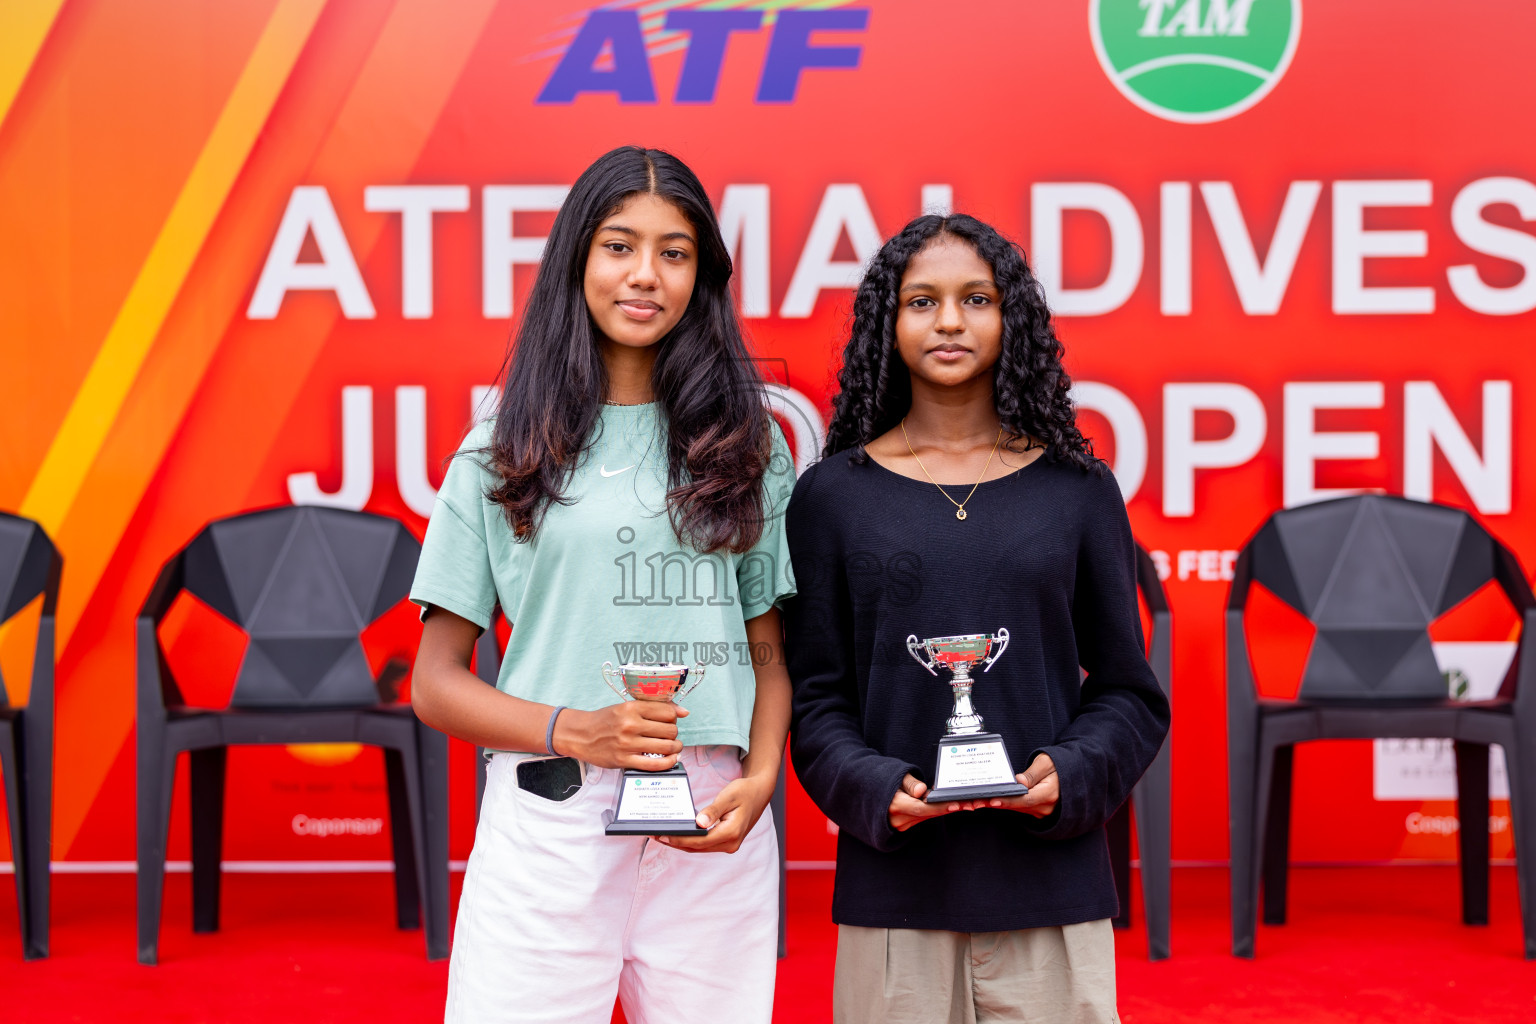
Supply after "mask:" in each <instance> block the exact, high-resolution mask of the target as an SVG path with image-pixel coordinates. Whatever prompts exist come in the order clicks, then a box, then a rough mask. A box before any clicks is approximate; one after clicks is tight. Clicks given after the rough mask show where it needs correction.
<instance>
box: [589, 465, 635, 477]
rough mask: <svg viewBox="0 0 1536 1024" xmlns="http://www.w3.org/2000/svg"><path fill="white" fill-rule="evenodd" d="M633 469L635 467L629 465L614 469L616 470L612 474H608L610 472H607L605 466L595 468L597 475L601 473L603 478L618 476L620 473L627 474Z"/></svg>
mask: <svg viewBox="0 0 1536 1024" xmlns="http://www.w3.org/2000/svg"><path fill="white" fill-rule="evenodd" d="M634 468H635V467H634V466H633V465H629V466H625V467H624V468H623V469H616V470H614V471H613V472H611V473H610V472H608V467H607V466H598V467H597V471H598V472H599V473H601V474H602V475H603V476H618V475H619V474H620V473H627V472H629V471H630V470H632V469H634Z"/></svg>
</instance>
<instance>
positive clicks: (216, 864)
mask: <svg viewBox="0 0 1536 1024" xmlns="http://www.w3.org/2000/svg"><path fill="white" fill-rule="evenodd" d="M187 756H188V760H189V761H190V762H191V763H190V765H189V768H190V770H191V771H190V774H191V783H192V930H193V931H194V932H198V933H200V934H201V933H207V932H216V931H218V930H219V882H220V872H221V871H222V870H223V860H224V778H225V774H226V773H225V767H226V765H227V764H228V762H229V748H228V747H208V748H207V749H204V750H193V751H191V752H190V753H189V754H188V755H187Z"/></svg>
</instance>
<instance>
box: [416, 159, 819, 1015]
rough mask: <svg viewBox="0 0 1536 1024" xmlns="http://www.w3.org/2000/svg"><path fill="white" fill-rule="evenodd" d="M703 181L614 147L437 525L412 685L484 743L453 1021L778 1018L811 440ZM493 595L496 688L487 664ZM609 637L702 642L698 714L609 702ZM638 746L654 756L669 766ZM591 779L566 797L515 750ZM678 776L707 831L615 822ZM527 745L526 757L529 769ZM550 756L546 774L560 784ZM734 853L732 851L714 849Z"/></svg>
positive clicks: (622, 650) (691, 645)
mask: <svg viewBox="0 0 1536 1024" xmlns="http://www.w3.org/2000/svg"><path fill="white" fill-rule="evenodd" d="M730 274H731V264H730V257H729V255H728V253H727V251H726V249H725V246H724V243H723V241H722V240H721V237H720V231H719V226H718V223H717V221H716V218H715V214H714V211H713V209H712V207H711V206H710V203H709V200H708V198H707V196H706V195H705V193H704V190H703V188H702V186H700V184H699V182H698V179H697V178H696V177H695V176H694V174H693V173H692V171H690V170H689V169H688V168H687V167H686V166H685V165H684V164H682V163H681V162H680V161H678V160H677V159H676V158H675V157H673V156H671V155H670V154H667V153H665V152H662V151H659V150H645V149H638V148H634V147H626V148H623V149H618V150H614V151H612V152H610V153H608V154H606V155H604V156H603V157H601V158H600V159H598V160H597V162H595V163H594V164H593V165H592V166H591V167H589V168H588V169H587V170H586V171H585V172H584V173H583V174H582V175H581V177H580V178H579V179H578V180H577V181H576V183H575V185H574V186H573V187H572V190H571V192H570V194H569V196H568V197H567V199H566V201H565V204H564V206H563V207H562V208H561V211H560V213H559V214H558V216H557V217H556V219H555V223H554V226H553V228H552V229H551V232H550V237H549V241H548V243H547V244H546V248H545V252H544V256H543V259H542V261H541V263H540V267H539V275H538V279H537V281H536V282H535V284H534V287H533V290H532V294H531V296H530V298H529V302H528V305H527V310H526V312H525V313H524V316H523V321H522V324H521V325H520V327H519V329H518V331H517V334H516V338H515V342H514V345H513V349H512V355H511V356H509V362H508V365H507V369H506V371H505V380H504V382H503V384H504V386H503V389H502V396H501V401H500V404H499V406H498V408H497V412H496V416H495V418H494V420H493V421H490V422H488V423H485V424H481V425H480V426H478V427H476V428H475V429H474V430H473V431H472V432H471V433H470V435H469V436H468V438H466V440H465V442H464V445H463V446H462V448H461V450H460V452H459V453H458V455H457V456H456V457H455V458H454V460H453V462H452V464H451V466H450V468H449V471H448V474H447V477H446V479H445V481H444V484H443V487H442V489H441V490H440V492H439V494H438V501H437V505H436V507H435V508H434V510H433V513H432V518H431V522H430V524H429V526H428V529H427V535H426V539H425V542H424V544H423V549H422V556H421V560H420V563H419V567H418V570H417V575H416V581H415V584H414V586H413V587H412V591H411V598H412V600H414V601H416V602H417V603H419V604H421V605H422V606H423V619H424V622H425V626H424V628H423V634H422V643H421V648H420V652H419V655H418V657H417V662H416V674H415V678H414V682H413V691H412V699H413V703H414V705H415V708H416V712H417V714H418V715H419V716H420V717H421V719H422V720H423V721H424V722H426V723H428V724H429V725H432V726H434V727H435V728H438V729H441V730H443V731H444V732H447V733H450V734H451V735H454V736H458V737H460V738H462V739H464V740H467V741H469V742H471V743H474V744H477V745H479V746H482V747H485V748H487V749H489V750H493V751H499V752H501V753H498V754H496V755H495V756H494V757H493V758H492V762H491V765H490V768H489V771H488V777H487V792H486V797H485V802H484V805H483V808H482V812H481V821H480V827H479V831H478V833H477V836H476V841H475V849H474V852H473V854H472V856H471V859H470V864H469V868H468V873H467V875H466V879H465V885H464V890H463V895H462V896H461V899H460V908H459V918H458V926H457V929H456V933H455V939H454V942H455V946H454V952H453V960H452V963H451V966H450V973H449V996H448V1007H447V1014H446V1019H448V1020H450V1021H456V1020H464V1021H475V1022H480V1021H488V1020H507V1021H561V1022H569V1021H581V1020H592V1021H594V1022H606V1021H607V1020H608V1019H609V1015H610V1014H611V1011H612V1007H613V1002H614V999H615V997H616V996H617V997H618V998H620V1000H621V1001H622V1002H623V1003H624V1006H625V1011H626V1014H627V1015H628V1017H629V1019H630V1020H631V1021H637V1022H638V1021H644V1020H650V1019H656V1018H658V1017H662V1016H664V1017H666V1018H668V1019H670V1020H676V1021H691V1020H705V1019H730V1020H733V1021H764V1022H766V1021H767V1020H768V1019H769V1015H770V1012H771V1005H772V992H773V972H774V952H775V947H776V940H777V884H778V873H777V849H776V846H775V845H774V844H775V842H776V839H775V837H774V834H773V829H772V824H771V820H770V819H771V815H768V814H765V810H766V809H767V806H768V802H769V799H770V797H771V795H772V792H773V788H774V783H775V780H776V778H777V776H778V771H779V761H780V757H781V755H782V751H783V749H784V741H785V736H786V733H787V730H788V724H789V700H790V684H789V679H788V676H787V674H786V672H785V669H784V665H783V658H782V656H781V653H780V637H781V629H780V621H779V613H778V611H777V609H776V605H777V604H778V603H779V602H780V601H781V600H783V599H784V598H786V597H788V596H790V595H792V594H793V592H794V584H793V580H792V576H791V572H790V562H789V556H788V552H787V548H786V546H785V542H784V534H783V529H782V519H783V513H784V508H785V505H786V504H787V502H788V500H789V493H790V490H791V489H792V487H793V484H794V470H793V462H792V460H791V458H790V456H789V452H788V449H787V446H786V445H785V443H784V439H783V436H782V434H781V432H780V431H779V429H778V427H777V426H776V425H775V424H774V422H773V419H772V417H771V415H770V413H769V411H768V406H767V404H766V400H765V394H764V390H763V386H762V384H761V382H760V380H759V379H758V376H757V374H756V371H755V367H754V364H753V362H752V360H751V357H750V356H749V354H748V352H747V349H746V347H745V345H744V343H743V341H742V337H741V332H740V328H739V325H738V322H737V319H736V314H735V309H734V306H733V304H732V301H731V296H730V293H729V290H728V281H729V278H730ZM498 605H499V606H500V607H501V608H502V610H503V611H504V613H505V614H506V616H507V619H508V620H509V621H510V622H511V623H512V633H511V639H510V642H509V645H508V648H507V652H506V656H505V658H504V659H503V662H502V666H501V672H500V677H499V678H498V680H497V685H496V687H495V688H494V689H492V688H490V687H487V686H486V685H484V683H482V682H481V681H480V680H479V679H478V678H477V677H476V676H475V675H474V674H473V673H472V672H471V671H470V668H469V666H470V657H471V652H472V650H473V647H474V644H475V641H476V639H477V637H478V636H479V634H480V633H481V632H482V631H483V630H485V629H488V628H490V627H491V624H492V616H493V614H494V610H495V608H496V607H497V606H498ZM604 661H612V662H615V663H624V662H642V661H643V662H657V661H671V662H686V663H687V664H690V665H692V664H695V663H696V662H702V663H703V664H704V665H706V666H707V671H706V673H705V678H704V679H703V681H702V683H701V684H700V685H699V687H698V689H697V690H695V691H694V692H693V693H692V694H691V695H690V696H689V698H688V701H687V709H686V710H684V709H682V708H680V707H679V706H677V705H673V704H667V703H657V702H651V701H618V702H616V700H615V696H614V694H613V693H612V692H611V691H610V690H608V688H607V687H606V686H605V684H604V682H603V679H602V675H601V671H600V666H601V665H602V663H603V662H604ZM645 755H661V758H662V759H661V760H659V761H658V760H657V759H656V758H655V757H647V756H645ZM553 758H564V759H573V760H572V762H571V763H570V765H569V766H567V765H566V764H560V765H552V766H541V767H544V768H550V769H553V768H556V767H558V768H559V769H560V770H561V774H559V777H561V778H570V779H577V780H579V781H580V785H579V786H576V785H572V786H570V787H568V789H567V791H563V792H558V793H551V792H549V791H548V789H547V788H541V787H537V786H533V785H530V784H529V780H531V779H533V778H534V777H535V775H536V774H537V773H534V772H532V771H530V770H529V769H528V766H527V765H526V764H525V762H528V761H532V760H540V759H553ZM673 764H682V765H684V767H685V768H686V769H687V770H688V772H689V775H690V782H691V784H692V787H693V790H694V795H695V799H696V801H697V802H698V804H699V806H700V807H701V808H702V810H700V812H699V817H698V823H699V825H700V826H701V827H704V828H707V829H708V830H709V831H708V834H707V835H704V836H699V837H696V838H695V837H670V838H668V837H649V838H647V837H610V836H605V835H604V833H603V827H602V817H601V814H602V811H603V810H605V809H607V808H610V807H611V806H612V804H613V798H614V795H615V793H614V787H615V786H616V784H617V780H618V778H619V775H620V772H621V770H622V769H625V768H649V769H655V768H658V767H660V768H667V767H670V766H671V765H673ZM520 765H521V766H522V768H521V769H520V768H519V766H520ZM554 774H555V773H554V772H552V771H544V772H542V775H543V777H545V778H546V779H547V778H548V777H552V776H553V775H554ZM724 854H732V855H733V856H729V857H727V856H723V855H724Z"/></svg>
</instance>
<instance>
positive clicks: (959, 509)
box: [901, 416, 1003, 522]
mask: <svg viewBox="0 0 1536 1024" xmlns="http://www.w3.org/2000/svg"><path fill="white" fill-rule="evenodd" d="M901 439H902V440H903V441H905V442H907V451H909V452H911V453H912V459H913V461H914V462H916V463H917V468H918V469H920V470H922V471H923V476H925V477H927V478H928V482H929V483H931V484H933V486H935V487H938V488H939V493H940V494H942V495H944V497H946V498H949V492H948V491H946V490H945V489H944V488H943V487H939V482H938V481H937V480H935V479H934V478H933V474H932V473H930V472H928V467H927V466H925V465H923V460H922V459H919V458H918V457H917V450H916V449H915V448H913V447H912V439H911V438H910V437H908V436H907V418H906V417H905V416H903V417H902V418H901ZM1002 443H1003V428H1002V427H998V428H997V440H996V441H993V442H992V452H991V454H989V455H988V456H987V464H986V465H985V466H982V467H981V476H979V477H977V478H976V482H975V483H974V484H972V485H971V493H970V494H967V495H966V496H965V501H956V500H955V499H954V498H949V503H950V504H951V505H953V506H955V518H956V519H959V520H961V521H962V522H964V520H965V515H966V512H965V504H966V502H968V501H970V500H971V495H972V494H975V493H976V488H978V487H980V486H981V481H982V480H984V479H985V478H986V475H987V470H988V469H989V468H991V466H992V458H993V456H995V455H996V454H997V446H998V445H1000V444H1002Z"/></svg>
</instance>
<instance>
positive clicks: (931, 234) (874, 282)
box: [822, 213, 1106, 473]
mask: <svg viewBox="0 0 1536 1024" xmlns="http://www.w3.org/2000/svg"><path fill="white" fill-rule="evenodd" d="M940 235H951V236H954V237H955V238H959V239H962V240H963V241H965V242H966V243H968V244H969V245H970V246H971V247H972V248H973V249H975V250H976V253H977V255H979V256H980V257H981V258H982V259H983V260H985V261H986V262H987V263H988V265H990V266H991V267H992V275H993V277H994V279H995V280H996V282H997V287H998V290H999V291H1001V292H1002V315H1003V346H1002V349H1003V350H1002V354H1001V355H1000V356H999V357H998V360H997V365H996V366H995V367H994V368H993V378H992V394H993V401H994V402H995V403H996V406H997V414H998V416H999V418H1000V419H1001V420H1002V426H1003V429H1004V430H1005V431H1006V432H1007V433H1008V434H1009V435H1011V437H1013V438H1015V439H1019V438H1033V439H1035V440H1036V441H1038V442H1039V443H1040V444H1043V445H1044V446H1045V454H1044V456H1043V457H1044V458H1046V459H1049V460H1051V461H1053V462H1069V463H1072V464H1073V465H1076V466H1079V467H1081V468H1082V469H1084V470H1090V471H1092V472H1096V473H1103V472H1105V470H1106V467H1105V465H1104V463H1103V462H1101V461H1100V460H1099V459H1097V458H1096V457H1095V456H1094V454H1093V445H1092V443H1090V442H1089V441H1088V440H1087V439H1086V438H1084V437H1083V435H1082V432H1081V431H1079V430H1078V429H1077V414H1076V410H1075V409H1074V407H1073V405H1072V399H1071V395H1070V392H1071V388H1072V380H1071V378H1070V377H1068V376H1067V373H1066V371H1065V370H1063V369H1062V366H1061V356H1062V347H1061V342H1060V341H1059V340H1058V339H1057V337H1056V332H1055V330H1054V329H1053V328H1052V326H1051V311H1050V308H1049V307H1048V306H1047V305H1046V302H1045V291H1044V289H1042V288H1041V287H1040V282H1039V281H1038V280H1037V279H1036V278H1035V275H1034V274H1033V273H1032V272H1031V271H1030V269H1029V263H1028V261H1027V260H1026V259H1025V256H1024V252H1023V250H1022V249H1020V248H1019V247H1018V246H1017V245H1015V244H1014V243H1013V242H1010V241H1009V240H1008V239H1006V238H1004V237H1003V236H1002V235H1001V234H999V233H998V231H997V229H995V228H993V227H992V226H991V225H989V224H985V223H983V222H982V221H979V220H977V219H976V218H975V217H968V216H966V215H965V214H960V213H956V214H950V215H949V216H947V217H940V216H936V215H932V214H930V215H927V216H923V217H918V218H917V219H916V220H914V221H912V222H911V223H910V224H908V225H907V226H906V227H904V228H902V229H901V231H900V232H899V233H898V234H896V235H895V236H894V237H893V238H891V239H890V240H889V241H888V242H886V243H885V244H884V245H883V246H881V247H880V251H879V252H878V253H876V254H875V257H874V259H873V260H871V261H870V264H869V268H868V269H867V270H865V272H864V280H863V281H861V282H860V283H859V290H858V294H857V295H856V296H855V297H854V300H853V323H852V327H851V329H850V331H849V335H848V345H847V347H846V348H845V349H844V350H843V366H842V369H841V370H839V371H838V374H837V384H838V394H837V397H836V398H835V399H833V402H832V423H831V425H830V426H829V427H828V428H827V444H826V448H825V449H824V450H823V451H822V455H823V456H826V455H832V454H834V453H836V452H840V451H844V450H846V449H849V448H852V449H855V451H854V453H853V460H854V461H855V462H857V463H860V464H862V463H864V462H865V461H867V460H868V458H869V456H868V454H867V453H866V452H865V451H864V446H865V445H867V444H869V442H871V441H873V440H874V439H875V438H877V437H879V436H880V435H881V434H884V433H885V432H886V431H887V430H890V429H891V428H892V427H894V426H896V424H897V423H898V422H900V420H901V418H902V417H903V416H905V415H906V413H907V410H908V408H910V406H911V405H912V379H911V376H910V375H909V374H908V372H907V368H906V365H905V364H904V363H903V362H902V361H901V356H900V354H899V353H898V352H897V351H896V315H897V313H898V311H899V308H900V307H899V303H898V297H897V293H898V292H899V291H900V290H901V277H902V275H903V274H904V273H906V269H907V264H908V262H909V261H910V260H911V259H912V257H913V256H915V255H917V253H919V252H920V251H922V249H923V248H924V247H926V246H927V245H928V244H929V243H930V242H932V241H933V240H934V239H935V238H937V237H939V236H940Z"/></svg>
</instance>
